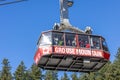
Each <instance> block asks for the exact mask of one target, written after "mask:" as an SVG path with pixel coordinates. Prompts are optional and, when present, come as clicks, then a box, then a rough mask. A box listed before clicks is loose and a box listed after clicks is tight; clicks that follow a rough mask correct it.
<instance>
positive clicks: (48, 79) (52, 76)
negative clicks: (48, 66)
mask: <svg viewBox="0 0 120 80" xmlns="http://www.w3.org/2000/svg"><path fill="white" fill-rule="evenodd" d="M44 79H45V80H58V75H57V72H56V71H51V70H47V71H46V73H45V77H44Z"/></svg>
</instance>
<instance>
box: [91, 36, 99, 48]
mask: <svg viewBox="0 0 120 80" xmlns="http://www.w3.org/2000/svg"><path fill="white" fill-rule="evenodd" d="M90 42H91V48H93V49H101V46H100V37H96V36H91V38H90Z"/></svg>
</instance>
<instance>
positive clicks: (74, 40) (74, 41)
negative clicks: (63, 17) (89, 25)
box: [72, 37, 76, 46]
mask: <svg viewBox="0 0 120 80" xmlns="http://www.w3.org/2000/svg"><path fill="white" fill-rule="evenodd" d="M72 46H76V37H74V39H73V41H72Z"/></svg>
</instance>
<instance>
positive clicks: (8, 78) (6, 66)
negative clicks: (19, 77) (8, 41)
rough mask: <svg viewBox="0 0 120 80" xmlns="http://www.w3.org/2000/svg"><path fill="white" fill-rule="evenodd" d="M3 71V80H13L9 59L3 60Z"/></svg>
mask: <svg viewBox="0 0 120 80" xmlns="http://www.w3.org/2000/svg"><path fill="white" fill-rule="evenodd" d="M2 65H3V67H2V71H1V78H0V79H1V80H12V74H11V72H10V70H11V66H10V62H9V61H8V59H6V58H5V59H3V62H2Z"/></svg>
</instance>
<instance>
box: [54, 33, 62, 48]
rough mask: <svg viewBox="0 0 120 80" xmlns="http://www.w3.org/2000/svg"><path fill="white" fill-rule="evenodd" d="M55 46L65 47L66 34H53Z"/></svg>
mask: <svg viewBox="0 0 120 80" xmlns="http://www.w3.org/2000/svg"><path fill="white" fill-rule="evenodd" d="M52 36H53V40H52V41H53V45H59V46H63V45H64V33H57V32H53V35H52Z"/></svg>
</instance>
